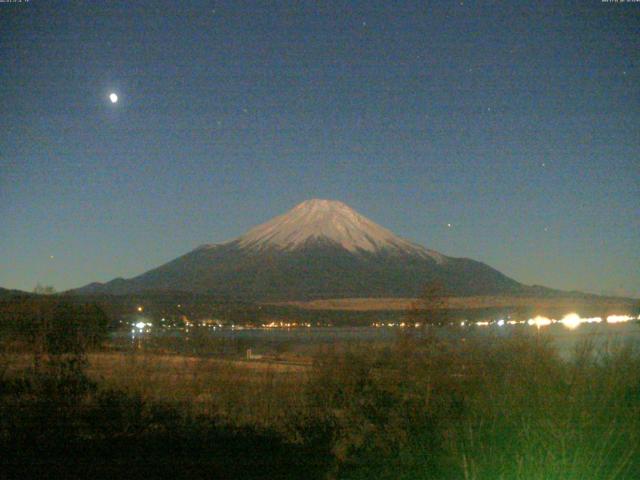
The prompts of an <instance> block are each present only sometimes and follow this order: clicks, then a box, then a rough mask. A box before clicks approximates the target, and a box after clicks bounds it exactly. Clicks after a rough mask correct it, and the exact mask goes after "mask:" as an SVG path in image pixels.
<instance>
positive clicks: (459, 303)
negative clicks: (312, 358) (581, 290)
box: [272, 296, 638, 312]
mask: <svg viewBox="0 0 640 480" xmlns="http://www.w3.org/2000/svg"><path fill="white" fill-rule="evenodd" d="M417 301H418V299H415V298H335V299H327V300H310V301H306V302H281V303H273V304H272V305H277V306H294V307H298V308H302V309H308V310H339V311H406V310H407V309H409V308H411V307H412V305H414V304H415V303H416V302H417ZM637 303H638V301H637V300H634V299H627V298H617V297H596V296H580V297H576V296H573V297H571V296H567V297H563V296H554V297H524V296H469V297H446V298H444V300H443V301H442V302H441V303H440V305H433V308H438V307H439V308H448V309H453V310H469V309H486V308H535V309H536V310H538V311H544V310H545V309H564V310H567V309H568V310H569V311H573V310H582V311H590V310H594V309H595V310H604V311H622V312H627V311H628V310H629V309H632V308H634V306H636V305H637Z"/></svg>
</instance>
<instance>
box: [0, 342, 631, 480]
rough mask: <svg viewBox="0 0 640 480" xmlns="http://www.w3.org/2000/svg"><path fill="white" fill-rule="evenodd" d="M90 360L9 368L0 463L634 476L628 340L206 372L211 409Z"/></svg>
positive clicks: (52, 357) (283, 472)
mask: <svg viewBox="0 0 640 480" xmlns="http://www.w3.org/2000/svg"><path fill="white" fill-rule="evenodd" d="M201 365H204V364H201ZM86 367H87V363H86V358H85V357H84V354H82V353H76V354H60V355H56V354H48V355H46V356H45V357H43V358H41V359H40V361H39V362H34V364H33V365H32V366H31V367H30V369H28V370H26V371H23V372H21V373H19V374H15V373H13V374H8V373H7V374H5V375H4V376H3V378H2V381H1V383H0V388H1V390H0V398H1V401H0V408H1V411H0V418H1V419H2V420H1V423H0V441H1V442H2V445H0V448H2V449H3V451H6V452H10V453H12V455H13V456H12V455H7V456H5V457H4V458H5V459H10V460H4V462H5V464H4V467H5V471H15V472H17V471H19V470H20V469H24V468H27V470H29V469H31V470H29V471H31V472H33V471H36V473H38V472H40V471H44V470H46V468H51V465H58V468H66V469H67V470H65V471H63V472H59V475H57V476H65V474H66V473H69V471H70V470H69V469H72V470H71V472H72V474H77V475H79V476H85V475H88V473H87V471H85V470H83V468H84V469H86V468H89V466H90V465H93V466H92V467H91V468H92V469H93V470H92V471H91V474H92V475H93V476H94V477H95V476H96V475H103V476H106V475H107V474H109V472H111V473H112V474H114V472H116V473H115V474H117V473H120V474H121V473H122V472H127V471H129V470H130V469H133V470H135V471H136V472H140V473H143V472H148V473H151V475H153V474H154V473H159V472H163V473H166V472H171V473H172V474H173V475H176V476H190V477H194V476H195V477H198V476H200V475H202V476H207V474H208V476H211V475H213V476H214V477H215V476H216V475H217V476H218V477H220V478H239V477H246V478H278V477H279V478H341V479H359V478H363V479H364V478H382V479H384V478H389V479H391V478H393V479H396V478H406V479H421V478H424V479H556V478H558V479H584V478H590V479H627V478H640V355H639V354H638V352H637V351H634V350H632V349H630V348H619V349H613V348H611V349H609V350H608V351H599V350H597V349H595V348H594V347H593V345H590V344H589V343H588V342H587V343H585V344H583V345H582V347H581V349H579V351H577V352H576V354H575V356H574V357H573V359H572V360H571V361H565V360H562V359H561V358H560V357H559V355H558V354H557V352H556V351H555V350H554V349H553V348H552V346H551V345H549V344H548V343H547V342H546V341H545V340H544V338H540V337H535V338H529V337H520V336H514V337H513V338H510V339H505V338H502V339H487V338H485V339H482V340H481V339H476V340H471V339H468V340H467V341H458V342H455V343H454V342H445V341H438V340H436V339H435V338H433V337H427V338H422V339H418V338H412V337H408V336H403V337H400V338H398V340H397V341H396V342H395V343H393V344H389V345H387V346H382V347H381V346H379V345H377V346H374V345H371V344H364V345H354V346H351V347H349V348H345V349H335V348H330V349H325V350H323V351H320V352H318V355H317V356H316V359H315V363H314V365H313V368H312V369H311V371H310V372H309V374H308V375H304V376H303V375H300V376H297V377H294V378H293V379H288V380H287V381H283V380H282V378H279V377H278V376H277V375H275V374H274V373H273V372H267V373H265V374H264V375H262V376H261V377H256V376H253V377H250V378H249V377H245V378H244V379H240V377H238V378H236V377H237V374H238V372H237V371H229V372H226V373H225V372H223V371H221V370H219V371H214V372H211V374H210V375H209V376H207V377H204V378H206V382H204V381H199V383H196V384H194V385H195V387H197V388H196V390H197V391H203V392H204V391H205V390H206V391H208V392H210V394H209V395H208V397H207V400H206V402H208V404H209V406H208V408H207V409H205V411H206V412H207V413H206V414H203V410H202V409H201V410H198V409H196V408H194V404H193V403H192V402H186V403H185V402H184V401H183V402H182V403H180V402H177V401H174V402H172V401H169V400H168V399H169V398H171V392H170V389H168V388H166V389H165V390H163V391H161V392H160V395H164V397H156V398H149V397H145V396H143V395H140V394H138V393H135V391H136V387H137V383H140V382H143V381H144V379H142V378H131V379H129V380H128V381H129V382H130V384H131V385H130V388H129V387H127V385H126V380H125V381H124V383H121V384H119V385H118V387H117V388H114V387H113V385H112V386H108V385H107V384H106V383H105V382H104V381H96V380H95V379H92V378H90V377H89V376H87V369H86ZM150 367H152V365H151V366H150ZM154 381H156V380H154ZM171 381H173V380H171ZM194 381H195V380H194ZM234 381H235V383H234ZM221 382H222V387H220V388H217V387H216V384H217V383H221ZM167 385H169V383H167ZM195 387H194V388H195ZM196 390H194V395H195V394H196V393H197V391H196ZM182 400H184V398H183V399H182ZM239 410H242V412H243V413H242V414H240V412H239ZM73 449H77V450H75V451H74V450H73ZM69 455H71V457H68V456H69ZM63 458H65V459H66V460H65V461H62V459H63ZM68 458H76V459H78V460H77V461H76V462H75V463H74V462H73V461H69V460H68ZM16 459H17V460H16ZM141 459H144V460H141ZM65 462H66V463H65ZM43 465H45V466H46V468H45V467H43ZM61 465H64V467H62V466H61ZM41 467H42V469H43V470H38V468H41ZM12 469H13V470H12ZM34 469H35V470H34ZM74 469H75V470H74ZM50 476H51V475H50ZM54 476H55V475H54Z"/></svg>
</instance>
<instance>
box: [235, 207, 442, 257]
mask: <svg viewBox="0 0 640 480" xmlns="http://www.w3.org/2000/svg"><path fill="white" fill-rule="evenodd" d="M237 241H238V243H239V245H240V246H241V247H244V248H253V249H264V248H269V247H276V248H278V249H281V250H296V249H298V248H301V247H304V246H305V245H308V244H309V242H313V241H324V242H327V241H328V242H331V243H333V244H336V245H340V246H341V247H343V248H345V249H346V250H348V251H350V252H358V251H365V252H377V251H381V250H385V249H386V250H390V251H399V252H404V253H408V254H412V255H420V256H430V257H432V258H433V259H434V260H436V261H438V262H440V261H443V259H444V257H443V256H442V255H440V254H438V253H437V252H433V251H429V250H427V249H425V248H423V247H421V246H420V245H416V244H415V243H412V242H410V241H408V240H405V239H403V238H401V237H398V236H397V235H394V234H393V233H392V232H391V231H390V230H387V229H386V228H384V227H381V226H380V225H378V224H377V223H375V222H373V221H371V220H369V219H368V218H366V217H364V216H362V215H360V214H359V213H358V212H356V211H355V210H353V209H352V208H350V207H349V206H347V205H345V204H344V203H342V202H339V201H336V200H320V199H312V200H306V201H304V202H302V203H300V204H299V205H297V206H295V207H294V208H292V209H291V210H289V211H288V212H287V213H285V214H283V215H280V216H277V217H275V218H273V219H271V220H269V221H268V222H266V223H263V224H262V225H258V226H257V227H254V228H252V229H251V230H249V231H248V232H247V233H246V234H244V235H242V236H241V237H240V238H238V240H237Z"/></svg>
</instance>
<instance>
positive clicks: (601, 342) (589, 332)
mask: <svg viewBox="0 0 640 480" xmlns="http://www.w3.org/2000/svg"><path fill="white" fill-rule="evenodd" d="M406 332H414V333H416V334H418V335H419V334H420V333H419V330H417V329H413V328H408V327H407V328H400V327H371V326H369V327H310V328H306V327H297V328H239V327H236V328H233V329H232V328H219V327H218V328H215V329H213V328H197V329H191V330H190V331H186V330H165V331H155V332H154V331H147V332H138V331H136V332H133V333H131V332H128V333H123V332H120V333H117V334H114V337H115V338H119V339H121V340H123V339H125V338H130V339H131V340H132V341H135V342H140V341H142V342H144V341H145V340H151V339H162V338H164V339H174V340H178V341H180V340H184V341H185V342H189V341H192V340H195V339H200V340H201V339H203V338H204V339H206V338H211V339H221V340H222V339H224V340H229V341H234V340H238V341H242V343H243V344H245V345H247V346H248V347H251V346H255V347H259V346H261V345H262V346H264V345H277V344H281V343H289V344H292V345H306V346H309V345H321V344H327V343H345V342H384V341H391V340H393V339H395V338H397V336H398V335H399V334H402V333H406ZM522 334H525V335H531V336H540V337H543V338H548V339H549V340H550V341H551V342H552V343H553V344H554V345H555V346H556V347H557V348H558V350H559V351H560V353H561V354H562V355H563V356H567V357H569V356H571V354H572V353H573V352H574V351H575V348H576V347H577V346H578V345H579V344H580V343H581V342H584V341H592V342H593V343H594V345H595V346H596V348H598V349H603V348H607V349H613V348H620V347H623V346H633V347H635V348H640V321H637V320H634V321H630V322H625V323H618V324H609V323H597V324H596V323H593V324H581V325H579V326H578V327H577V328H574V329H569V328H567V327H566V326H564V325H562V324H559V323H556V324H552V325H548V326H544V327H537V326H532V325H527V324H520V325H503V326H498V325H496V324H493V325H488V326H467V327H464V328H458V329H451V328H446V327H445V328H440V329H437V335H438V336H440V337H442V338H464V337H466V338H469V337H475V338H485V339H487V341H491V340H492V339H494V340H497V339H500V338H509V337H511V336H514V335H522Z"/></svg>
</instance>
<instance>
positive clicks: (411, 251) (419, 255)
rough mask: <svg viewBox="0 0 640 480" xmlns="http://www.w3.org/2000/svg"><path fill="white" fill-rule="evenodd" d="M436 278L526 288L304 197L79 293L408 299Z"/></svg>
mask: <svg viewBox="0 0 640 480" xmlns="http://www.w3.org/2000/svg"><path fill="white" fill-rule="evenodd" d="M433 281H438V282H439V283H441V284H442V285H443V286H444V288H445V289H446V291H447V292H448V293H449V294H451V295H457V296H466V295H498V294H518V293H524V292H526V291H527V289H528V288H530V287H527V286H525V285H523V284H520V283H518V282H516V281H515V280H513V279H511V278H509V277H507V276H505V275H503V274H502V273H500V272H498V271H497V270H495V269H493V268H491V267H489V266H488V265H485V264H484V263H481V262H478V261H475V260H471V259H467V258H454V257H448V256H446V255H443V254H441V253H438V252H436V251H434V250H429V249H427V248H424V247H422V246H420V245H418V244H416V243H413V242H410V241H408V240H405V239H403V238H401V237H399V236H397V235H395V234H394V233H392V232H391V231H390V230H387V229H386V228H384V227H382V226H380V225H378V224H376V223H374V222H373V221H371V220H369V219H368V218H366V217H364V216H362V215H360V214H359V213H358V212H356V211H355V210H353V209H352V208H350V207H348V206H347V205H345V204H344V203H342V202H338V201H333V200H318V199H313V200H307V201H305V202H302V203H301V204H299V205H297V206H296V207H294V208H293V209H291V210H290V211H288V212H287V213H285V214H283V215H280V216H277V217H275V218H273V219H271V220H269V221H268V222H266V223H264V224H262V225H259V226H257V227H254V228H252V229H251V230H249V231H248V232H247V233H245V234H244V235H242V236H240V237H238V238H236V239H234V240H231V241H228V242H225V243H220V244H211V245H203V246H200V247H198V248H196V249H195V250H193V251H191V252H189V253H187V254H185V255H183V256H181V257H178V258H176V259H175V260H172V261H170V262H168V263H166V264H164V265H161V266H159V267H157V268H155V269H153V270H150V271H148V272H146V273H143V274H141V275H139V276H137V277H134V278H131V279H128V280H126V279H122V278H117V279H115V280H112V281H110V282H107V283H92V284H89V285H87V286H85V287H82V288H79V289H76V290H73V291H72V292H73V293H78V294H114V295H119V294H134V293H142V292H152V291H153V292H176V291H182V292H194V293H206V294H210V295H215V296H219V297H221V298H227V299H241V300H251V301H287V300H313V299H328V298H353V297H360V298H364V297H414V296H417V295H419V294H420V292H421V291H422V290H423V288H424V287H425V285H427V284H428V283H430V282H433Z"/></svg>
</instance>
